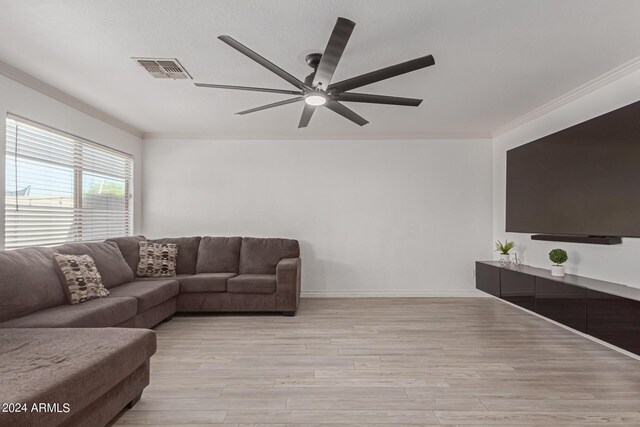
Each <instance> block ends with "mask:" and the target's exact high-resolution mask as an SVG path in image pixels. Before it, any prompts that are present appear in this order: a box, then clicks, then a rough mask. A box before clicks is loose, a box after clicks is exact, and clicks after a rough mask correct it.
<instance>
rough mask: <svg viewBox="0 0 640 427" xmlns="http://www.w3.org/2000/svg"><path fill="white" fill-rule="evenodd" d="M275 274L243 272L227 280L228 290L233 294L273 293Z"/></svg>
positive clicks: (274, 289)
mask: <svg viewBox="0 0 640 427" xmlns="http://www.w3.org/2000/svg"><path fill="white" fill-rule="evenodd" d="M275 291H276V275H275V274H241V275H239V276H236V277H232V278H231V279H229V280H228V281H227V292H229V293H233V294H273V293H275Z"/></svg>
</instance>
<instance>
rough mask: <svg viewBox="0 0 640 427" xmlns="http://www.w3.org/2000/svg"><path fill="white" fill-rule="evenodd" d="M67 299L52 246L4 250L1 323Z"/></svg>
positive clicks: (1, 256)
mask: <svg viewBox="0 0 640 427" xmlns="http://www.w3.org/2000/svg"><path fill="white" fill-rule="evenodd" d="M66 302H67V298H66V297H65V295H64V290H63V289H62V286H61V285H60V279H59V278H58V275H57V274H56V271H55V269H54V268H53V251H52V250H51V249H47V248H25V249H16V250H14V251H1V252H0V322H2V321H5V320H9V319H13V318H16V317H20V316H24V315H26V314H29V313H33V312H34V311H38V310H42V309H45V308H48V307H54V306H56V305H60V304H65V303H66Z"/></svg>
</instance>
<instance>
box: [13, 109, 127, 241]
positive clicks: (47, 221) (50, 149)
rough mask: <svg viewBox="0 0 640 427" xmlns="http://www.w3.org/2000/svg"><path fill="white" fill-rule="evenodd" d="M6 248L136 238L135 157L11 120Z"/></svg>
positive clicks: (42, 127) (31, 123)
mask: <svg viewBox="0 0 640 427" xmlns="http://www.w3.org/2000/svg"><path fill="white" fill-rule="evenodd" d="M6 142H7V144H6V145H7V149H6V156H5V166H6V169H5V248H6V249H15V248H20V247H25V246H34V245H39V246H52V245H56V244H60V243H64V242H78V241H91V240H104V239H106V238H109V237H116V236H129V235H131V234H132V223H133V198H132V191H133V158H132V157H131V156H129V155H127V154H124V153H121V152H119V151H116V150H113V149H110V148H107V147H104V146H102V145H98V144H95V143H92V142H89V141H86V140H83V139H81V138H77V137H75V136H72V135H68V134H65V133H63V132H60V131H57V130H54V129H49V128H47V127H45V126H42V125H39V124H36V123H33V122H30V121H27V120H25V119H21V118H17V117H13V116H9V117H7V139H6Z"/></svg>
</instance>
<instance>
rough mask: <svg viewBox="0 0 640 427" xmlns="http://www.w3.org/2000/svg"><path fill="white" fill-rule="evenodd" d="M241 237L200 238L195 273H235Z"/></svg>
mask: <svg viewBox="0 0 640 427" xmlns="http://www.w3.org/2000/svg"><path fill="white" fill-rule="evenodd" d="M241 245H242V237H211V236H205V237H203V238H202V240H200V247H199V249H198V262H197V263H196V273H237V272H238V270H239V263H240V246H241Z"/></svg>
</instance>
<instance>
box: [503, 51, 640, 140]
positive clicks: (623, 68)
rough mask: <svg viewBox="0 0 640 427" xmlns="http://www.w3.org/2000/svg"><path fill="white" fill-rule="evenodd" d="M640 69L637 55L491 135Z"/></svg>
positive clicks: (525, 121) (543, 113)
mask: <svg viewBox="0 0 640 427" xmlns="http://www.w3.org/2000/svg"><path fill="white" fill-rule="evenodd" d="M638 70H640V56H637V57H635V58H633V59H631V60H630V61H627V62H625V63H624V64H622V65H620V66H619V67H616V68H614V69H612V70H610V71H608V72H606V73H604V74H602V75H601V76H599V77H596V78H595V79H593V80H591V81H589V82H587V83H585V84H583V85H582V86H579V87H577V88H576V89H574V90H572V91H570V92H567V93H566V94H564V95H562V96H560V97H558V98H556V99H554V100H553V101H551V102H548V103H546V104H544V105H542V106H541V107H538V108H536V109H535V110H532V111H530V112H528V113H527V114H524V115H522V116H520V117H518V118H517V119H515V120H513V121H511V122H509V123H507V124H505V125H503V126H500V127H499V128H497V129H495V130H494V131H493V132H491V136H493V137H494V138H496V137H498V136H500V135H503V134H505V133H507V132H509V131H510V130H513V129H516V128H518V127H520V126H522V125H524V124H526V123H529V122H531V121H533V120H535V119H537V118H538V117H540V116H543V115H545V114H547V113H550V112H551V111H554V110H557V109H558V108H560V107H562V106H563V105H566V104H568V103H570V102H572V101H575V100H576V99H578V98H582V97H583V96H586V95H588V94H590V93H592V92H595V91H596V90H598V89H600V88H601V87H603V86H606V85H608V84H609V83H612V82H614V81H616V80H618V79H621V78H622V77H625V76H627V75H629V74H631V73H633V72H635V71H638Z"/></svg>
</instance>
